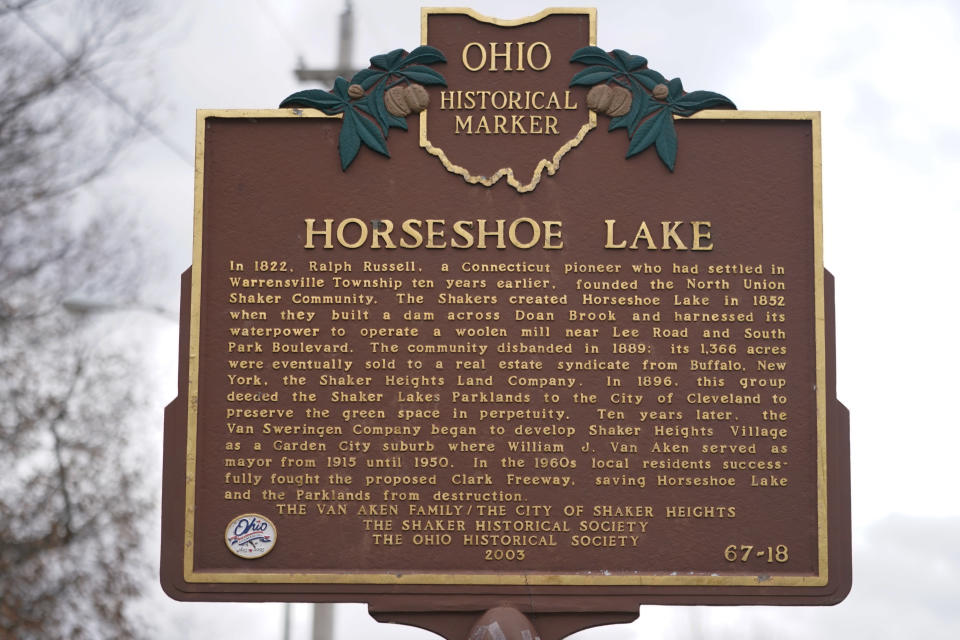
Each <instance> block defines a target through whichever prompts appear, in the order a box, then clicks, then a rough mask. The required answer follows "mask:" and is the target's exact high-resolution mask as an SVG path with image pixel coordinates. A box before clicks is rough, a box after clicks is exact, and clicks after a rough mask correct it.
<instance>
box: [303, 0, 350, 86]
mask: <svg viewBox="0 0 960 640" xmlns="http://www.w3.org/2000/svg"><path fill="white" fill-rule="evenodd" d="M356 71H357V70H356V69H354V68H353V3H351V2H350V0H346V3H345V6H344V9H343V13H341V14H340V42H339V43H338V46H337V66H336V68H334V69H308V68H307V67H306V64H305V63H304V61H303V58H300V59H299V60H298V61H297V68H296V69H294V70H293V73H294V74H295V75H296V76H297V80H299V81H300V82H318V83H320V84H322V85H324V86H327V87H332V86H333V81H334V80H336V79H337V76H343V77H344V78H346V79H347V80H349V79H350V78H351V77H353V74H354V73H356Z"/></svg>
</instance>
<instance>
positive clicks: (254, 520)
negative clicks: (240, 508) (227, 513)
mask: <svg viewBox="0 0 960 640" xmlns="http://www.w3.org/2000/svg"><path fill="white" fill-rule="evenodd" d="M224 538H225V539H226V542H227V548H228V549H230V551H232V552H233V554H234V555H237V556H240V557H241V558H247V559H248V560H252V559H254V558H262V557H263V556H265V555H267V554H268V553H270V550H271V549H273V545H275V544H276V542H277V528H276V527H275V526H274V525H273V523H272V522H270V520H269V518H265V517H264V516H262V515H260V514H259V513H245V514H243V515H242V516H237V517H236V518H234V519H233V520H231V521H230V524H228V525H227V531H226V534H225V536H224Z"/></svg>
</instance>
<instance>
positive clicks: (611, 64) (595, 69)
mask: <svg viewBox="0 0 960 640" xmlns="http://www.w3.org/2000/svg"><path fill="white" fill-rule="evenodd" d="M570 61H571V62H577V63H580V64H584V65H587V67H586V68H585V69H583V70H582V71H579V72H577V73H576V74H575V75H574V76H573V78H572V79H571V80H570V86H571V87H574V86H583V87H592V88H591V89H590V92H589V93H588V94H587V106H588V107H589V108H591V109H593V110H595V111H598V112H600V113H604V114H606V115H609V116H610V127H609V129H608V130H609V131H614V130H615V129H626V130H627V137H628V138H629V140H630V143H629V144H628V146H627V154H626V157H628V158H630V157H632V156H635V155H636V154H638V153H640V152H641V151H644V150H645V149H647V148H649V147H650V146H651V145H653V146H655V147H656V149H657V155H658V156H659V157H660V160H661V161H662V162H663V164H665V165H666V166H667V168H669V169H670V171H673V169H674V167H675V166H676V163H677V130H676V128H675V127H674V124H673V116H674V115H678V116H684V117H685V116H690V115H693V114H694V113H696V112H698V111H702V110H703V109H736V108H737V107H736V105H734V104H733V102H731V101H730V100H729V99H728V98H727V97H726V96H723V95H720V94H719V93H714V92H712V91H692V92H690V93H687V92H685V91H684V90H683V84H682V83H681V82H680V78H674V79H673V80H670V81H668V80H667V79H666V78H665V77H664V76H663V75H661V74H660V73H659V72H657V71H654V70H653V69H651V68H649V67H648V66H647V59H646V58H644V57H643V56H635V55H632V54H629V53H627V52H626V51H623V50H622V49H614V50H613V51H612V52H610V53H607V52H606V51H604V50H603V49H601V48H600V47H583V48H581V49H577V50H576V51H575V52H574V53H573V56H571V58H570ZM616 92H619V93H620V94H621V95H622V97H621V99H614V98H613V94H616ZM626 92H629V99H630V105H629V108H627V107H626V106H625V100H624V99H625V98H626V96H627V93H626Z"/></svg>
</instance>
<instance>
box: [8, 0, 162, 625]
mask: <svg viewBox="0 0 960 640" xmlns="http://www.w3.org/2000/svg"><path fill="white" fill-rule="evenodd" d="M142 9H143V7H142V6H141V5H140V4H138V3H131V2H120V1H107V0H81V1H76V2H48V1H43V0H0V78H2V81H3V91H2V92H0V637H3V638H22V639H28V638H44V639H47V638H68V637H69V638H135V637H138V636H141V635H142V631H140V629H142V628H143V627H142V625H141V624H139V623H138V622H137V621H135V620H134V617H133V615H132V614H131V607H130V604H131V601H132V600H133V598H134V597H135V596H136V595H137V594H138V593H139V591H140V585H142V584H143V583H144V581H145V580H147V579H148V576H147V572H146V562H145V561H144V560H142V558H144V554H143V553H142V552H140V551H139V547H140V544H141V539H142V535H143V531H142V527H141V525H140V523H141V522H143V520H144V518H145V517H146V515H147V514H148V512H149V510H150V507H151V502H152V501H153V497H152V496H151V494H150V492H149V491H148V489H147V488H146V487H144V483H143V481H142V470H141V464H142V461H143V460H142V458H138V456H137V455H134V446H133V445H135V440H136V437H137V424H136V414H135V412H136V409H137V407H138V404H139V398H138V390H137V382H136V380H137V379H138V377H139V374H138V372H137V369H136V367H137V366H138V364H137V363H138V354H137V344H136V341H134V340H129V339H126V338H125V337H123V336H121V335H119V334H120V332H117V331H104V330H103V325H104V323H103V322H102V321H97V320H96V319H94V318H92V317H91V314H89V313H78V312H77V311H76V307H74V308H73V311H71V307H70V305H69V304H67V305H65V304H64V303H65V302H68V301H69V300H76V299H93V300H98V299H99V300H104V299H107V300H113V301H116V300H135V299H136V298H137V287H138V278H137V274H138V273H139V272H140V271H141V269H140V265H139V264H138V261H137V260H138V254H139V251H138V244H137V242H136V240H135V239H134V237H133V235H132V234H131V233H130V229H131V225H130V224H129V223H124V222H123V219H124V216H123V215H121V213H120V211H121V210H122V207H121V208H118V207H114V206H105V205H104V203H102V202H98V198H97V197H96V196H93V195H91V193H92V192H91V190H90V189H89V187H90V185H94V184H95V183H96V181H97V180H98V178H100V177H101V176H103V175H104V174H105V172H107V171H109V169H110V167H111V165H112V164H113V163H115V162H116V161H117V159H118V157H119V154H120V153H121V151H122V148H123V147H124V146H125V145H128V144H129V143H130V141H131V140H133V138H134V134H135V133H136V132H137V131H139V130H142V129H143V124H144V123H143V120H142V118H139V116H137V112H135V111H134V110H132V109H131V108H130V107H129V103H128V102H127V101H126V100H125V99H124V98H121V97H120V96H121V94H120V93H118V90H117V89H116V88H115V87H122V86H124V83H125V82H126V81H127V79H131V78H133V76H131V75H129V74H130V69H129V68H127V67H126V66H125V61H128V60H130V59H133V58H134V57H135V56H134V55H133V50H134V49H135V48H136V47H137V46H140V44H139V42H140V41H139V40H138V39H137V37H136V33H135V30H136V29H137V25H138V24H141V21H140V13H141V10H142ZM111 102H112V103H113V104H112V105H111V104H109V103H111ZM121 111H126V113H122V112H121ZM114 324H116V323H114ZM98 328H99V331H98V330H97V329H98Z"/></svg>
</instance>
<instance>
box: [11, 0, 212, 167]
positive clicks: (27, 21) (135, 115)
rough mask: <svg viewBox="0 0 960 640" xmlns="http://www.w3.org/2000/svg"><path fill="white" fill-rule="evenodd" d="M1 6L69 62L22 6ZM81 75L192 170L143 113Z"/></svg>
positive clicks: (93, 78)
mask: <svg viewBox="0 0 960 640" xmlns="http://www.w3.org/2000/svg"><path fill="white" fill-rule="evenodd" d="M3 4H4V6H5V7H6V9H7V10H8V11H10V12H12V13H13V14H14V15H16V16H17V19H19V20H20V22H22V23H23V24H24V26H26V27H27V28H28V29H30V31H32V32H33V33H34V35H36V36H37V37H38V38H40V40H41V41H42V42H43V43H44V44H46V45H47V46H48V47H49V48H50V49H51V50H53V51H54V52H55V53H56V54H57V55H58V56H60V57H61V58H63V60H64V61H66V62H71V59H70V55H69V54H68V53H67V52H66V51H64V49H63V47H61V46H60V45H59V44H57V41H56V40H54V39H53V38H52V37H51V36H50V35H49V34H48V33H47V32H46V31H44V30H43V29H42V28H41V27H40V25H38V24H37V23H36V22H34V21H33V20H32V19H31V18H30V17H28V16H27V15H26V13H25V12H24V10H23V9H24V8H23V6H19V5H16V6H12V5H11V4H10V2H9V0H3ZM81 75H82V76H83V78H84V79H85V80H86V81H87V82H89V83H90V84H91V86H93V87H94V88H95V89H96V90H97V91H99V92H100V93H101V94H103V96H104V97H106V98H107V100H109V101H110V102H112V103H113V104H114V105H116V106H117V107H119V108H120V110H121V111H123V112H124V113H126V114H127V116H129V117H130V118H131V119H132V120H133V121H134V123H135V124H136V125H137V127H138V128H140V129H143V130H144V131H146V132H147V133H149V134H150V135H152V136H153V137H154V138H156V139H157V141H159V142H160V143H161V144H163V146H165V147H166V148H167V149H168V150H170V151H171V152H173V154H174V155H176V156H177V157H178V158H180V159H181V160H183V161H184V162H185V163H186V164H187V165H188V166H190V167H191V168H193V156H192V155H191V154H189V153H187V152H185V151H183V150H182V149H181V148H180V147H178V146H177V144H176V143H175V142H173V141H172V140H171V139H170V138H168V137H167V135H166V134H165V133H164V132H163V131H162V130H161V129H160V128H159V127H157V126H156V125H154V124H153V123H152V122H150V121H149V120H148V119H147V117H146V116H145V115H144V114H143V112H140V111H135V110H134V109H133V108H132V107H131V106H130V105H129V104H128V103H127V102H126V101H125V100H124V99H123V98H121V97H120V96H119V95H117V93H116V92H115V91H114V90H113V89H111V88H110V87H109V86H108V85H107V84H106V83H105V82H104V81H103V80H101V79H100V78H99V77H98V76H97V75H96V74H95V73H94V72H93V71H89V70H81Z"/></svg>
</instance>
